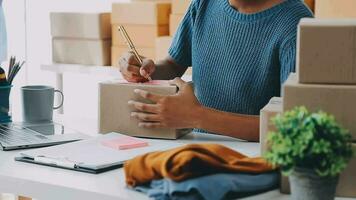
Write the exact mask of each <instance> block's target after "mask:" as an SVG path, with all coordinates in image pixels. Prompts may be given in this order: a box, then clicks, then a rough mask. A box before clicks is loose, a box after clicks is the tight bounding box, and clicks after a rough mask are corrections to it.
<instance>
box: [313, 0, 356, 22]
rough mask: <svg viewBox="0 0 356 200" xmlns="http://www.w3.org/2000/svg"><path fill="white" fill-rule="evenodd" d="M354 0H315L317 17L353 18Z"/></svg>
mask: <svg viewBox="0 0 356 200" xmlns="http://www.w3.org/2000/svg"><path fill="white" fill-rule="evenodd" d="M355 8H356V1H355V0H315V17H317V18H355V17H356V12H355Z"/></svg>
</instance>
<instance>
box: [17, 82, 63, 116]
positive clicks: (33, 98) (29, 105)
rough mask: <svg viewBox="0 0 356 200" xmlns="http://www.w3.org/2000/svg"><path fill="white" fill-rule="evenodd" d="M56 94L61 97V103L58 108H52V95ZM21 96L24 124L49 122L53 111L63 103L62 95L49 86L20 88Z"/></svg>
mask: <svg viewBox="0 0 356 200" xmlns="http://www.w3.org/2000/svg"><path fill="white" fill-rule="evenodd" d="M56 92H57V93H59V94H60V95H61V97H62V98H61V99H62V101H61V103H60V105H59V106H56V107H53V104H54V103H53V102H54V93H56ZM21 94H22V117H23V120H24V122H30V123H34V122H36V123H41V122H51V121H52V118H53V109H58V108H60V107H62V106H63V102H64V95H63V93H62V92H61V91H59V90H55V89H54V88H53V87H50V86H44V85H31V86H24V87H21Z"/></svg>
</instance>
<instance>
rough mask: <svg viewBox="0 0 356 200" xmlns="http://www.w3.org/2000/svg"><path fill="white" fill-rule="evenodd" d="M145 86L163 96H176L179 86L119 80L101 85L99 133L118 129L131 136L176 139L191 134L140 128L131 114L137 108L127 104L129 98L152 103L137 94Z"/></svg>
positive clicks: (180, 131) (173, 130)
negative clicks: (137, 90) (121, 81)
mask: <svg viewBox="0 0 356 200" xmlns="http://www.w3.org/2000/svg"><path fill="white" fill-rule="evenodd" d="M135 89H143V90H146V91H149V92H152V93H155V94H160V95H173V94H175V93H176V92H177V87H176V86H172V85H169V84H168V83H167V84H160V85H154V84H142V83H120V82H117V81H109V82H103V83H100V84H99V132H100V133H109V132H118V133H122V134H126V135H130V136H138V137H148V138H163V139H177V138H179V137H180V136H183V135H184V134H186V133H188V132H187V130H176V129H167V128H161V129H147V128H140V127H138V121H137V120H136V119H133V118H131V117H130V113H131V112H132V111H135V109H134V108H132V107H130V106H129V105H128V101H129V100H136V101H140V102H145V103H152V102H150V101H148V100H146V99H143V98H142V97H140V96H139V95H137V94H135V93H134V90H135Z"/></svg>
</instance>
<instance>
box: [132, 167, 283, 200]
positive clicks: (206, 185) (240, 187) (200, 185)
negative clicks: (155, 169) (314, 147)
mask: <svg viewBox="0 0 356 200" xmlns="http://www.w3.org/2000/svg"><path fill="white" fill-rule="evenodd" d="M278 183H279V175H278V173H277V172H271V173H265V174H258V175H252V174H214V175H209V176H203V177H199V178H194V179H189V180H186V181H182V182H174V181H172V180H169V179H162V180H154V181H152V182H151V183H150V184H148V185H144V186H138V187H136V188H135V190H137V191H140V192H143V193H146V194H147V195H148V196H149V197H150V198H153V199H156V200H180V199H182V200H183V199H184V200H201V199H205V200H219V199H229V198H237V197H241V196H248V195H253V194H258V193H261V192H264V191H268V190H271V189H275V188H276V187H278Z"/></svg>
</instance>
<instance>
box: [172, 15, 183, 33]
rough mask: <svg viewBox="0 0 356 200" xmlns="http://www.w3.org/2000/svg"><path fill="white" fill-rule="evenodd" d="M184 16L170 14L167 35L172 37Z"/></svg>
mask: <svg viewBox="0 0 356 200" xmlns="http://www.w3.org/2000/svg"><path fill="white" fill-rule="evenodd" d="M183 17H184V15H178V14H172V15H170V16H169V34H170V36H174V35H175V33H176V31H177V29H178V26H179V25H180V22H181V21H182V20H183Z"/></svg>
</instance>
